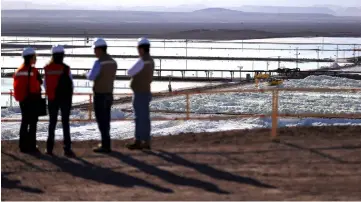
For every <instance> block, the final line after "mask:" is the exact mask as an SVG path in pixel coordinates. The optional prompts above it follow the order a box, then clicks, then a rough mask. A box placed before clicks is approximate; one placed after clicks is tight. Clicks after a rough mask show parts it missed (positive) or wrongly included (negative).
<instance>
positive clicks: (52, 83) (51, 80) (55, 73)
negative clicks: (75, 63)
mask: <svg viewBox="0 0 361 202" xmlns="http://www.w3.org/2000/svg"><path fill="white" fill-rule="evenodd" d="M44 71H45V81H46V87H45V88H46V90H45V91H46V95H47V96H48V100H54V99H55V94H56V88H57V87H58V82H59V79H60V76H61V75H62V74H63V71H64V65H63V64H56V63H53V62H51V63H49V64H48V65H46V66H45V67H44ZM66 73H67V74H68V75H69V74H70V69H69V70H68V72H66Z"/></svg>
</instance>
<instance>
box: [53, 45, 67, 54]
mask: <svg viewBox="0 0 361 202" xmlns="http://www.w3.org/2000/svg"><path fill="white" fill-rule="evenodd" d="M51 53H52V54H54V53H64V47H63V46H61V45H55V46H53V47H52V48H51Z"/></svg>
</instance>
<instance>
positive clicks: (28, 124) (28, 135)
mask: <svg viewBox="0 0 361 202" xmlns="http://www.w3.org/2000/svg"><path fill="white" fill-rule="evenodd" d="M35 108H36V104H35V102H32V101H26V102H20V110H21V125H20V135H19V136H20V137H19V148H20V150H21V151H31V150H34V149H36V127H37V124H38V115H37V113H36V109H35Z"/></svg>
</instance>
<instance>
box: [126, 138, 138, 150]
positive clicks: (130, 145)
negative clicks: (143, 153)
mask: <svg viewBox="0 0 361 202" xmlns="http://www.w3.org/2000/svg"><path fill="white" fill-rule="evenodd" d="M125 146H126V147H127V148H128V149H129V150H142V143H141V142H140V141H139V140H136V141H135V142H134V143H133V144H130V143H129V144H126V145H125Z"/></svg>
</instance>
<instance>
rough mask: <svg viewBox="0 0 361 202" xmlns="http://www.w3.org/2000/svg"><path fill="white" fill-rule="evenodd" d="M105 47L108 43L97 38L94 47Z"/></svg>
mask: <svg viewBox="0 0 361 202" xmlns="http://www.w3.org/2000/svg"><path fill="white" fill-rule="evenodd" d="M103 46H107V42H105V40H104V39H102V38H96V39H95V41H94V43H93V46H92V47H93V48H98V47H103Z"/></svg>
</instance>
